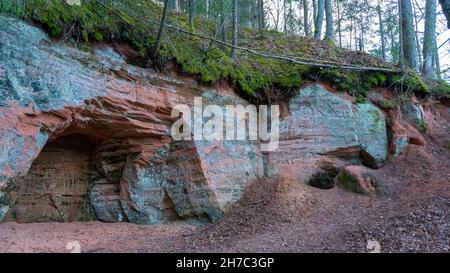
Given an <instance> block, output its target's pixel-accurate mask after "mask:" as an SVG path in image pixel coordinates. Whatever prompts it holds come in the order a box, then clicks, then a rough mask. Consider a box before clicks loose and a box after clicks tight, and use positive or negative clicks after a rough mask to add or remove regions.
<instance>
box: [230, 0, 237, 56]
mask: <svg viewBox="0 0 450 273" xmlns="http://www.w3.org/2000/svg"><path fill="white" fill-rule="evenodd" d="M237 46H238V0H234V1H233V50H232V53H231V56H232V58H233V60H234V61H235V62H236V61H237Z"/></svg>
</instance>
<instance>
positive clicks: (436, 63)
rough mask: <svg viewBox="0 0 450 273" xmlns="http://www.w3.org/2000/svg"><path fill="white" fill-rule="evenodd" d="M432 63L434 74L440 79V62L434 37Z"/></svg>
mask: <svg viewBox="0 0 450 273" xmlns="http://www.w3.org/2000/svg"><path fill="white" fill-rule="evenodd" d="M433 63H434V65H433V66H434V68H435V71H436V76H437V78H438V79H439V80H442V75H441V62H440V61H439V49H438V47H437V43H436V39H435V40H434V54H433Z"/></svg>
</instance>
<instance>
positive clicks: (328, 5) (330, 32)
mask: <svg viewBox="0 0 450 273" xmlns="http://www.w3.org/2000/svg"><path fill="white" fill-rule="evenodd" d="M325 15H326V23H327V25H326V32H325V39H326V40H330V41H334V26H333V23H334V22H333V6H332V0H325Z"/></svg>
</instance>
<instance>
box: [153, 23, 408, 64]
mask: <svg viewBox="0 0 450 273" xmlns="http://www.w3.org/2000/svg"><path fill="white" fill-rule="evenodd" d="M150 22H152V23H154V24H160V23H159V22H157V21H150ZM166 27H167V28H169V29H173V30H176V31H178V32H181V33H184V34H188V35H192V36H196V37H199V38H202V39H205V40H209V41H212V42H214V43H217V44H220V45H223V46H226V47H230V48H236V49H237V50H240V51H244V52H248V53H251V54H253V55H256V56H260V57H264V58H269V59H277V60H281V61H286V62H290V63H293V64H300V65H309V66H318V67H327V68H341V69H349V70H363V71H384V72H393V73H397V72H401V71H400V69H392V68H383V67H369V66H359V65H352V64H340V63H333V62H329V61H321V60H316V62H314V61H313V60H309V61H306V59H305V61H301V60H298V59H295V58H290V57H287V56H283V55H275V54H268V53H261V52H258V51H256V50H253V49H250V48H246V47H240V46H233V45H232V44H229V43H225V42H223V41H220V40H217V39H214V38H211V37H208V36H206V35H203V34H199V33H194V32H190V31H187V30H185V29H182V28H179V27H175V26H172V25H168V24H167V25H166Z"/></svg>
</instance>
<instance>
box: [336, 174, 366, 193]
mask: <svg viewBox="0 0 450 273" xmlns="http://www.w3.org/2000/svg"><path fill="white" fill-rule="evenodd" d="M338 182H339V183H340V184H341V185H342V186H343V187H344V188H345V189H346V190H348V191H351V192H355V193H360V194H363V193H364V191H363V190H362V189H361V187H360V186H359V184H358V178H356V177H355V176H354V175H352V174H350V173H348V172H346V171H344V172H341V173H340V174H339V176H338Z"/></svg>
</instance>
